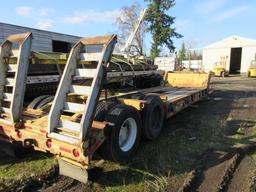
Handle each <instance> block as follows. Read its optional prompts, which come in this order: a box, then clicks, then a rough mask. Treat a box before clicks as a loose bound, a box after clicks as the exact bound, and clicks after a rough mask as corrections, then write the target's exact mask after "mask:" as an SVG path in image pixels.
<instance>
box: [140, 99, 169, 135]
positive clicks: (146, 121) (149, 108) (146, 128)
mask: <svg viewBox="0 0 256 192" xmlns="http://www.w3.org/2000/svg"><path fill="white" fill-rule="evenodd" d="M144 100H146V101H148V102H149V103H148V104H147V105H146V106H145V108H144V109H143V110H142V136H143V137H144V138H145V139H148V140H153V139H155V138H157V137H158V136H159V135H160V133H161V130H162V127H163V123H164V118H165V111H164V106H163V102H162V100H161V99H160V97H159V96H157V95H147V96H146V97H145V98H144Z"/></svg>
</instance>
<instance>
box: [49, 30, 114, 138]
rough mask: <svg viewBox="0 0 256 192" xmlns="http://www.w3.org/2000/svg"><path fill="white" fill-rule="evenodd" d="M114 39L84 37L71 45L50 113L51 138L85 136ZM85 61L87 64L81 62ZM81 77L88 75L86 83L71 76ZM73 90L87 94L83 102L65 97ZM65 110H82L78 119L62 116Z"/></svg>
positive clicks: (112, 37) (76, 92) (108, 37)
mask: <svg viewBox="0 0 256 192" xmlns="http://www.w3.org/2000/svg"><path fill="white" fill-rule="evenodd" d="M115 43H116V35H111V36H104V37H96V38H84V39H81V40H80V41H79V42H78V43H77V44H76V45H75V46H74V47H73V48H72V50H71V53H70V56H69V58H68V61H67V64H66V67H65V70H64V73H63V75H62V78H61V81H60V84H59V86H58V89H57V93H56V95H55V98H54V101H53V105H52V108H51V110H50V113H49V122H48V133H49V136H50V137H51V138H55V139H58V140H61V141H66V142H69V143H78V142H79V141H82V140H83V139H84V138H85V136H86V132H87V130H88V129H89V128H90V127H91V125H92V121H93V118H94V112H95V108H96V106H97V103H98V99H99V95H100V91H101V87H102V85H103V82H104V79H105V77H106V73H107V70H106V68H107V64H108V62H109V60H110V58H111V55H112V52H113V49H114V46H115ZM93 47H94V48H93ZM95 47H102V49H101V50H100V51H98V52H97V51H92V50H96V49H95ZM85 62H87V63H88V62H89V63H90V64H85V65H80V63H85ZM82 66H83V67H82ZM80 78H81V79H88V82H89V83H87V84H83V85H77V84H74V79H80ZM72 94H75V95H79V96H82V97H84V98H86V99H85V103H77V102H75V101H72V102H70V101H67V98H68V96H69V95H72ZM65 113H69V114H75V113H81V118H79V122H78V121H76V122H74V121H72V120H71V119H67V118H66V119H63V118H61V116H62V115H63V114H65Z"/></svg>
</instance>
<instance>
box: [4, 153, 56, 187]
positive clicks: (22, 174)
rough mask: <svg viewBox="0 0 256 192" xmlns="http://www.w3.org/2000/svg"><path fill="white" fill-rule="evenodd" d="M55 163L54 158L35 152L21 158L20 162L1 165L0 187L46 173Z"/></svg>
mask: <svg viewBox="0 0 256 192" xmlns="http://www.w3.org/2000/svg"><path fill="white" fill-rule="evenodd" d="M54 165H56V160H55V159H54V158H52V157H46V156H44V155H42V154H34V153H33V154H32V156H30V157H27V158H24V159H22V158H21V159H19V160H18V162H17V161H15V162H14V163H12V162H9V163H6V164H3V165H0V189H1V188H6V187H8V186H12V185H16V184H17V183H22V182H23V181H25V180H29V179H30V178H32V177H35V176H38V175H43V174H46V173H48V172H49V171H50V170H51V169H52V168H53V166H54Z"/></svg>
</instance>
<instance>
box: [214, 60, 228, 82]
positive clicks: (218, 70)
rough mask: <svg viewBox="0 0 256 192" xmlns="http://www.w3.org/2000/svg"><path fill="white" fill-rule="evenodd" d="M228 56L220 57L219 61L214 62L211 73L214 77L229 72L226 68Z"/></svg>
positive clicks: (226, 74) (222, 75)
mask: <svg viewBox="0 0 256 192" xmlns="http://www.w3.org/2000/svg"><path fill="white" fill-rule="evenodd" d="M228 58H229V57H228V56H225V57H221V58H220V61H219V62H216V64H215V67H214V69H213V73H214V75H215V76H216V77H226V76H228V74H229V72H228V71H227V70H226V67H227V63H228Z"/></svg>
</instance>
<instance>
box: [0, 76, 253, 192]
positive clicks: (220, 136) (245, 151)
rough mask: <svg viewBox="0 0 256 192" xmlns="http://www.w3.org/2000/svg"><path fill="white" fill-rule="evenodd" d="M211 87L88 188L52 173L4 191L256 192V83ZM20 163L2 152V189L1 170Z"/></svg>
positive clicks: (94, 174)
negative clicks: (130, 157)
mask: <svg viewBox="0 0 256 192" xmlns="http://www.w3.org/2000/svg"><path fill="white" fill-rule="evenodd" d="M211 88H212V89H213V90H214V92H213V93H212V94H211V95H209V98H208V99H206V100H204V101H201V102H199V103H197V104H195V105H193V106H192V107H190V108H188V109H186V110H184V111H183V112H181V113H179V114H177V115H176V116H175V117H173V118H171V119H169V120H168V121H166V123H165V125H164V129H163V132H162V134H161V135H160V137H159V138H158V139H157V140H155V141H153V142H146V141H143V142H142V144H141V147H140V149H139V151H138V153H137V156H136V157H135V158H134V160H133V161H132V162H131V163H130V164H128V165H120V164H117V163H113V162H107V161H105V162H103V163H102V164H101V165H100V166H99V167H98V168H97V169H93V170H91V171H90V172H89V175H90V177H89V180H90V181H89V183H88V184H86V185H85V184H81V183H79V182H77V181H74V180H73V179H70V178H66V177H63V176H58V174H57V171H58V170H57V168H56V169H50V170H46V172H45V173H43V176H42V173H41V174H39V173H37V174H38V175H37V174H36V173H35V175H33V176H32V177H28V178H32V179H31V180H30V181H28V180H26V182H18V183H20V185H22V187H20V186H17V184H16V185H14V186H13V185H11V184H10V185H4V187H3V188H2V191H47V192H50V191H55V192H58V191H77V192H78V191H132V192H133V191H199V192H205V191H207V192H215V191H227V192H253V191H256V151H255V149H256V144H255V143H256V79H248V78H246V77H238V76H234V77H227V78H213V79H212V81H211ZM39 159H40V158H39ZM44 159H48V157H47V158H45V157H44ZM49 159H50V160H51V161H52V158H51V157H49ZM26 160H27V159H26V157H25V158H24V157H23V159H20V160H18V161H19V162H22V161H26ZM15 161H17V160H16V159H13V158H11V157H8V156H6V155H3V153H0V189H1V182H2V183H4V182H5V181H6V179H5V178H4V177H5V175H4V174H1V171H2V170H6V165H8V166H7V167H8V168H11V167H12V166H13V165H14V164H15ZM45 161H48V160H45ZM1 166H2V167H3V166H4V168H2V169H1ZM53 166H55V164H53ZM48 172H49V173H48ZM2 177H3V178H4V179H3V178H2ZM13 178H14V177H13ZM38 178H40V179H38ZM0 191H1V190H0Z"/></svg>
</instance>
